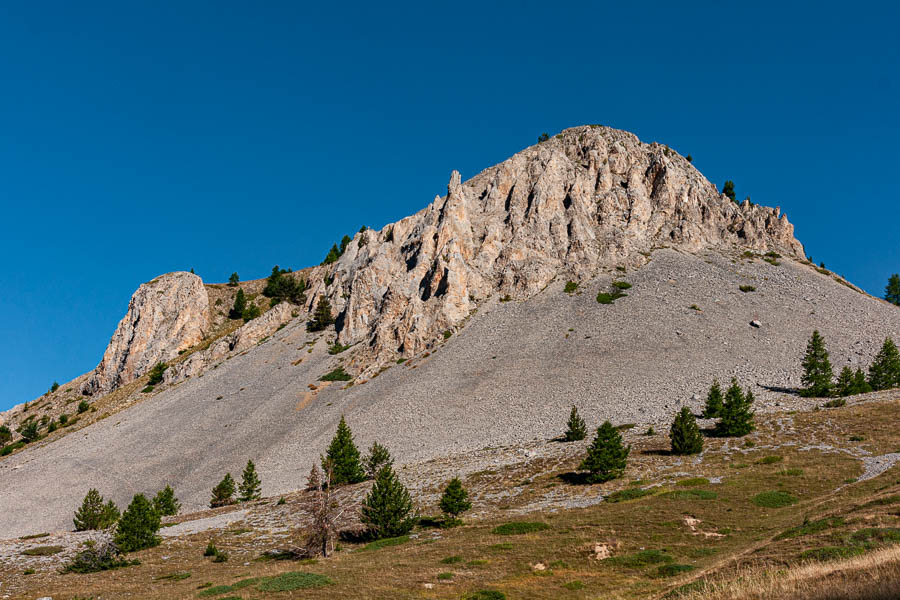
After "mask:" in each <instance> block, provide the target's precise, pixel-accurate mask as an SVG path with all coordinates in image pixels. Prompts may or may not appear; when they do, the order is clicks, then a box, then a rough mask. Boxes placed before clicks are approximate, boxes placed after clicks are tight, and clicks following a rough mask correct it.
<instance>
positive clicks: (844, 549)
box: [800, 546, 865, 561]
mask: <svg viewBox="0 0 900 600" xmlns="http://www.w3.org/2000/svg"><path fill="white" fill-rule="evenodd" d="M863 552H865V550H863V549H862V548H859V547H856V546H825V547H824V548H814V549H813V550H807V551H805V552H801V553H800V558H801V559H803V560H819V561H826V560H837V559H840V558H850V557H853V556H859V555H860V554H862V553H863Z"/></svg>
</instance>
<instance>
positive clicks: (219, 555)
mask: <svg viewBox="0 0 900 600" xmlns="http://www.w3.org/2000/svg"><path fill="white" fill-rule="evenodd" d="M212 561H213V562H214V563H223V562H228V553H227V552H222V551H221V550H219V551H217V552H216V555H215V556H213V559H212Z"/></svg>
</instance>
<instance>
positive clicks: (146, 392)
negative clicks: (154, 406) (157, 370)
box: [141, 385, 154, 394]
mask: <svg viewBox="0 0 900 600" xmlns="http://www.w3.org/2000/svg"><path fill="white" fill-rule="evenodd" d="M153 390H154V387H153V386H152V385H148V386H147V387H145V388H144V389H142V390H141V393H142V394H149V393H150V392H152V391H153Z"/></svg>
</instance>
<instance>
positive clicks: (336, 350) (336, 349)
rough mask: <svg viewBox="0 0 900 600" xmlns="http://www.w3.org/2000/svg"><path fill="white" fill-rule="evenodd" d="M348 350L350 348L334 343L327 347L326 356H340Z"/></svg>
mask: <svg viewBox="0 0 900 600" xmlns="http://www.w3.org/2000/svg"><path fill="white" fill-rule="evenodd" d="M348 348H350V346H344V345H342V344H341V343H340V342H337V341H335V342H334V343H333V344H332V345H330V346H328V354H332V355H334V354H340V353H341V352H343V351H344V350H347V349H348Z"/></svg>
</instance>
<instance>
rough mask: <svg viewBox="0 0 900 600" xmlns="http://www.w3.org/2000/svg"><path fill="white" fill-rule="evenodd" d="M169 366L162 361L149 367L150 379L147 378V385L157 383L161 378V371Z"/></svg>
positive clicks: (163, 371) (160, 381)
mask: <svg viewBox="0 0 900 600" xmlns="http://www.w3.org/2000/svg"><path fill="white" fill-rule="evenodd" d="M168 368H169V365H167V364H166V363H164V362H158V363H156V364H155V365H154V366H153V368H152V369H150V379H148V380H147V383H148V384H149V385H159V384H160V383H162V380H163V373H165V372H166V369H168Z"/></svg>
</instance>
